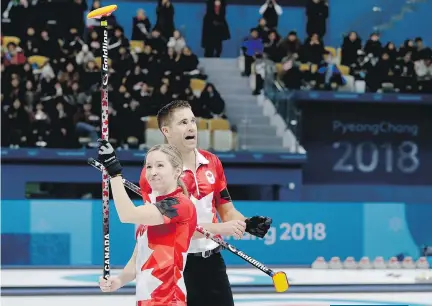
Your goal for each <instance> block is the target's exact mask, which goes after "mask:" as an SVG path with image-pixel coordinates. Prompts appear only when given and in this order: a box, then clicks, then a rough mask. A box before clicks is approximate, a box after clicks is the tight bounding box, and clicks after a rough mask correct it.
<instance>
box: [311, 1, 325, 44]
mask: <svg viewBox="0 0 432 306" xmlns="http://www.w3.org/2000/svg"><path fill="white" fill-rule="evenodd" d="M328 10H329V9H328V2H327V0H309V2H308V4H307V6H306V16H307V24H306V33H307V34H308V35H309V36H312V35H313V34H317V35H318V36H319V38H323V37H324V35H325V34H326V29H327V25H326V23H327V18H328V15H329V12H328Z"/></svg>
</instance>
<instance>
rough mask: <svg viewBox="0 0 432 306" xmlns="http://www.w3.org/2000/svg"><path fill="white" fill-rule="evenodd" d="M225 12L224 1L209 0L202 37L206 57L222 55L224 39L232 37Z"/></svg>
mask: <svg viewBox="0 0 432 306" xmlns="http://www.w3.org/2000/svg"><path fill="white" fill-rule="evenodd" d="M225 12H226V3H225V2H224V1H220V0H208V2H207V11H206V14H205V15H204V20H203V30H202V37H201V47H203V48H204V57H220V56H221V54H222V49H223V47H222V43H223V41H225V40H229V39H230V38H231V34H230V30H229V27H228V23H227V21H226V19H225Z"/></svg>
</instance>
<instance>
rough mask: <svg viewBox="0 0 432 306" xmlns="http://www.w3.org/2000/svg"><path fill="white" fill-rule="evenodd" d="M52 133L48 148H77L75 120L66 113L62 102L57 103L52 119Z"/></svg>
mask: <svg viewBox="0 0 432 306" xmlns="http://www.w3.org/2000/svg"><path fill="white" fill-rule="evenodd" d="M51 128H52V129H51V131H50V134H49V138H48V143H47V146H48V147H51V148H58V147H63V148H76V147H77V139H76V138H75V133H74V125H73V118H72V117H71V116H70V115H69V114H68V113H67V112H66V109H65V106H64V104H63V103H62V102H57V104H56V108H55V111H54V113H53V116H52V117H51Z"/></svg>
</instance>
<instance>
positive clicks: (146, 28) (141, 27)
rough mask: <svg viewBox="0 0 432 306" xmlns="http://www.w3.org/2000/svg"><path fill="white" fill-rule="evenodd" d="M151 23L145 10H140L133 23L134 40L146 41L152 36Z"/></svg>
mask: <svg viewBox="0 0 432 306" xmlns="http://www.w3.org/2000/svg"><path fill="white" fill-rule="evenodd" d="M150 32H151V22H150V20H149V19H148V18H147V15H146V12H145V11H144V10H143V9H138V10H137V14H136V16H135V17H134V18H133V21H132V40H142V41H144V40H146V39H147V38H148V37H149V36H150Z"/></svg>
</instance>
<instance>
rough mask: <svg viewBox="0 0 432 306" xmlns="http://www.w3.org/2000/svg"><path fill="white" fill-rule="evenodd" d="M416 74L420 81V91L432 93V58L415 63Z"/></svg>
mask: <svg viewBox="0 0 432 306" xmlns="http://www.w3.org/2000/svg"><path fill="white" fill-rule="evenodd" d="M415 72H416V75H417V77H418V81H419V91H420V92H423V93H432V57H429V58H427V59H421V60H419V61H417V62H415Z"/></svg>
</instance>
